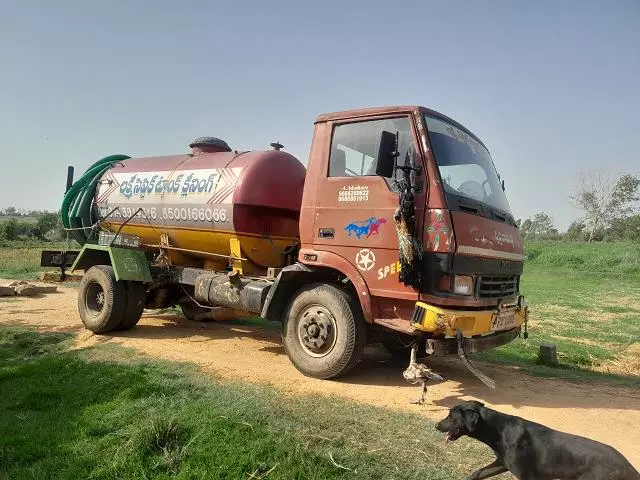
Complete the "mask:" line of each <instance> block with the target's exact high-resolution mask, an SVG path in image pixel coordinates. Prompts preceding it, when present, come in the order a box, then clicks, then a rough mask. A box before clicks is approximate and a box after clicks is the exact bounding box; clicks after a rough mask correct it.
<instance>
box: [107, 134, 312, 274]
mask: <svg viewBox="0 0 640 480" xmlns="http://www.w3.org/2000/svg"><path fill="white" fill-rule="evenodd" d="M223 143H224V142H223ZM225 145H226V144H225ZM192 146H193V147H194V151H193V153H192V154H187V155H175V156H162V157H150V158H131V159H128V160H125V161H123V162H122V163H120V164H116V165H114V166H113V168H111V169H110V170H108V171H107V172H105V174H104V175H103V176H102V178H101V179H100V181H99V184H98V188H97V189H96V196H95V201H96V206H97V208H98V216H99V218H100V219H101V220H102V225H103V226H104V227H105V228H107V229H108V230H110V231H116V230H117V229H118V228H119V227H120V226H121V224H122V223H123V222H124V220H126V219H127V218H128V217H130V216H131V215H133V214H134V212H136V210H138V209H139V208H141V209H142V210H141V211H140V212H139V213H138V214H137V215H135V216H134V218H132V219H131V220H130V221H129V222H127V224H126V225H125V226H124V227H123V228H122V230H121V231H122V232H124V233H130V234H134V235H137V236H139V237H140V241H141V242H142V243H143V244H145V245H147V248H154V247H148V246H149V245H158V244H160V243H161V237H162V236H163V234H165V235H166V238H167V239H168V241H169V244H170V245H171V246H173V247H178V248H181V249H185V250H192V251H197V252H203V253H192V252H186V251H185V250H182V251H180V250H177V251H176V252H177V254H176V255H175V258H178V259H183V260H182V261H184V262H185V263H190V264H193V265H198V264H204V263H205V261H206V264H207V265H209V266H213V267H215V266H223V265H225V264H226V263H227V262H228V261H227V260H225V258H224V257H216V256H213V255H207V253H212V254H218V255H231V253H232V251H233V250H232V248H233V246H232V245H233V244H234V243H235V245H238V244H239V246H240V249H241V254H242V257H244V258H246V259H248V260H249V261H250V262H251V264H253V266H257V267H258V269H260V268H266V267H279V266H282V265H283V262H284V259H285V257H284V255H283V253H282V252H283V251H286V249H287V248H288V247H291V246H293V245H295V244H296V243H297V242H298V238H299V232H298V221H299V215H300V204H301V201H302V189H303V186H304V177H305V173H306V169H305V168H304V166H303V165H302V163H300V162H299V161H298V160H297V159H296V158H295V157H294V156H292V155H290V154H288V153H286V152H283V151H280V150H269V151H248V152H233V151H225V150H228V147H227V148H226V149H218V150H217V151H216V149H210V150H209V151H207V149H206V148H204V149H203V148H200V146H199V145H195V142H194V144H192ZM212 150H213V151H212ZM110 212H111V214H110V215H108V214H109V213H110ZM177 261H178V262H180V261H181V260H177Z"/></svg>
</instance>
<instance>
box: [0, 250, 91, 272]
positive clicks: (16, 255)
mask: <svg viewBox="0 0 640 480" xmlns="http://www.w3.org/2000/svg"><path fill="white" fill-rule="evenodd" d="M69 245H71V246H69ZM57 249H76V250H77V249H79V247H78V244H77V243H75V242H72V243H70V244H67V243H66V242H47V243H43V242H36V241H33V242H28V241H14V242H7V241H4V242H2V243H0V277H3V278H18V279H22V280H35V279H36V278H37V277H38V276H39V274H40V272H41V271H42V267H41V266H40V252H42V250H57Z"/></svg>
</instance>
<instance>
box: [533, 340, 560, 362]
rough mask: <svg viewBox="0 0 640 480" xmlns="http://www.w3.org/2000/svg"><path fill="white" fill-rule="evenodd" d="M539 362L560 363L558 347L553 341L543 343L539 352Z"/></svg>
mask: <svg viewBox="0 0 640 480" xmlns="http://www.w3.org/2000/svg"><path fill="white" fill-rule="evenodd" d="M538 362H539V363H541V364H543V365H550V366H555V365H558V349H557V348H556V346H555V345H554V344H552V343H543V344H542V345H540V351H539V352H538Z"/></svg>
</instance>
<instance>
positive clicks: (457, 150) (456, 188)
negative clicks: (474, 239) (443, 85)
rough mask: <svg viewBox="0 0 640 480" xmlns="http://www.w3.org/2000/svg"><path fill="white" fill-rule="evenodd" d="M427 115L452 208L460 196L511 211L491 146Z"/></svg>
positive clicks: (441, 174)
mask: <svg viewBox="0 0 640 480" xmlns="http://www.w3.org/2000/svg"><path fill="white" fill-rule="evenodd" d="M424 118H425V122H426V124H427V130H428V131H429V141H430V143H431V147H432V149H433V154H434V157H435V159H436V163H437V164H438V169H439V170H440V176H441V177H442V181H443V183H444V190H445V194H446V196H447V203H448V204H449V208H452V207H453V205H457V204H459V203H460V200H464V199H471V200H474V201H477V202H481V203H483V204H484V205H487V206H489V207H493V208H494V209H497V210H499V211H501V212H503V213H508V214H509V215H511V209H510V208H509V203H508V202H507V197H506V196H505V194H504V191H503V190H502V187H501V185H500V180H499V179H498V174H497V172H496V169H495V167H494V166H493V161H492V160H491V156H490V155H489V152H488V151H487V149H486V148H484V147H483V146H482V144H481V143H480V142H478V141H477V140H476V139H475V138H473V137H472V136H471V135H469V134H467V133H466V132H464V131H463V130H460V129H459V128H457V127H455V126H453V125H451V124H449V123H447V122H445V121H443V120H440V119H438V118H434V117H430V116H427V115H425V117H424ZM460 197H462V198H460Z"/></svg>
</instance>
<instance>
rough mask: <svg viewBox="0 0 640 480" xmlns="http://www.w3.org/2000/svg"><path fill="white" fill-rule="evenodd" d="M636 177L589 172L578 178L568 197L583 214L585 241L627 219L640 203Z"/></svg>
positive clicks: (599, 171)
mask: <svg viewBox="0 0 640 480" xmlns="http://www.w3.org/2000/svg"><path fill="white" fill-rule="evenodd" d="M639 193H640V177H638V176H635V175H630V174H624V175H614V174H612V173H611V172H610V171H607V170H604V171H603V170H592V171H588V172H583V173H581V174H580V175H579V177H578V181H577V185H576V190H575V192H574V193H573V194H571V195H570V196H569V198H570V200H571V201H572V202H573V204H574V205H575V206H576V207H578V208H580V209H581V210H583V211H584V212H585V223H586V225H587V227H588V229H589V239H588V240H589V241H592V240H593V239H594V235H595V233H596V231H598V230H604V229H607V228H609V227H610V226H611V225H612V223H614V222H615V221H616V220H620V219H624V218H627V217H628V216H629V215H631V214H632V213H633V212H634V210H635V208H636V205H635V203H636V202H638V200H640V195H639Z"/></svg>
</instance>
